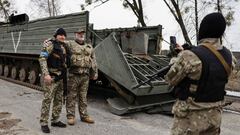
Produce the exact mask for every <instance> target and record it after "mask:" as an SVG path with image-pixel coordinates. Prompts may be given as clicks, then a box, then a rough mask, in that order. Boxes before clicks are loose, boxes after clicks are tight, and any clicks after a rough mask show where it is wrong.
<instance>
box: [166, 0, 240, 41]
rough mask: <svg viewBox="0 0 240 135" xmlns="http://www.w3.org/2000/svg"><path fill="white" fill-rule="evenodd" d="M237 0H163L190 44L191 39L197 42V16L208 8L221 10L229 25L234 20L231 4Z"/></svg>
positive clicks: (199, 16) (200, 15)
mask: <svg viewBox="0 0 240 135" xmlns="http://www.w3.org/2000/svg"><path fill="white" fill-rule="evenodd" d="M238 1H239V0H234V1H233V0H194V1H193V0H188V1H186V0H164V3H165V4H166V5H167V7H168V8H169V10H170V11H171V13H172V14H173V16H174V18H175V20H176V21H177V22H178V24H179V26H180V28H181V31H182V33H183V37H184V39H185V41H186V42H188V43H190V44H191V42H190V41H192V40H193V39H196V42H197V38H198V29H199V18H202V17H203V16H205V15H206V13H209V10H210V11H212V12H214V11H217V12H221V13H223V15H224V16H225V19H226V21H227V25H228V26H230V25H231V23H232V21H234V8H233V7H234V6H233V5H234V4H235V3H236V2H238ZM180 9H181V10H180ZM193 30H194V31H193ZM194 37H195V38H194Z"/></svg>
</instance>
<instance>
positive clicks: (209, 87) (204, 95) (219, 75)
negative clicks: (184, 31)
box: [175, 46, 232, 102]
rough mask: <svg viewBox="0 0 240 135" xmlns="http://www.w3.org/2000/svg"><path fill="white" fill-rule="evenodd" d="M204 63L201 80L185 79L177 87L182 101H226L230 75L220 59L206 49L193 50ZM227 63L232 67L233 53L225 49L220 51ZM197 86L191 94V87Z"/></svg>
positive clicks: (199, 47) (200, 47) (178, 95)
mask: <svg viewBox="0 0 240 135" xmlns="http://www.w3.org/2000/svg"><path fill="white" fill-rule="evenodd" d="M191 51H192V52H193V53H195V54H196V55H197V56H198V58H199V59H200V60H201V62H202V73H201V77H200V80H198V81H194V80H191V79H190V78H188V77H186V78H184V79H183V80H182V81H181V82H180V83H179V84H178V85H177V86H176V87H175V92H176V96H177V97H178V98H179V99H180V100H186V99H187V98H188V97H189V96H190V97H193V98H194V101H195V102H217V101H221V100H223V99H224V96H225V95H226V92H225V84H226V83H227V81H228V74H227V72H226V70H225V69H224V66H223V65H222V64H221V62H220V61H219V60H218V58H217V57H216V56H215V55H214V54H213V53H212V52H211V51H210V50H208V49H207V48H206V47H204V46H198V47H196V48H193V49H192V50H191ZM218 51H219V52H220V53H221V55H222V56H223V57H224V59H225V61H226V62H227V63H228V64H229V65H230V66H231V65H232V55H231V52H230V51H229V50H228V49H226V48H225V47H223V49H222V50H218ZM191 84H194V85H197V91H196V92H195V93H190V91H189V88H190V85H191Z"/></svg>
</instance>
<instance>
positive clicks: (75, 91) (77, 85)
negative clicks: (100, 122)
mask: <svg viewBox="0 0 240 135" xmlns="http://www.w3.org/2000/svg"><path fill="white" fill-rule="evenodd" d="M88 83H89V75H87V74H70V75H69V80H68V95H67V100H66V110H67V118H69V117H71V116H73V117H75V106H76V102H78V111H79V114H80V117H81V118H82V117H87V116H88V113H87V91H88V85H89V84H88Z"/></svg>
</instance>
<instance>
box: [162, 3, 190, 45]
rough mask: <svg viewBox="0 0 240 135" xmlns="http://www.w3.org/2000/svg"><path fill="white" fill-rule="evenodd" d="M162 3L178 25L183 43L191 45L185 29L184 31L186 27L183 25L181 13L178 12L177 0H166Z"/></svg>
mask: <svg viewBox="0 0 240 135" xmlns="http://www.w3.org/2000/svg"><path fill="white" fill-rule="evenodd" d="M164 3H165V4H166V5H167V7H168V9H169V10H170V12H171V13H172V15H173V16H174V18H175V20H176V21H177V22H178V24H179V26H180V28H181V30H182V34H183V37H184V39H185V41H186V42H187V43H189V44H190V45H192V42H191V40H190V38H189V35H188V32H187V29H186V25H185V23H184V20H183V17H182V12H181V11H180V7H179V3H178V0H177V1H175V0H170V2H167V0H164Z"/></svg>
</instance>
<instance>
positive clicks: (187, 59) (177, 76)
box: [165, 38, 236, 110]
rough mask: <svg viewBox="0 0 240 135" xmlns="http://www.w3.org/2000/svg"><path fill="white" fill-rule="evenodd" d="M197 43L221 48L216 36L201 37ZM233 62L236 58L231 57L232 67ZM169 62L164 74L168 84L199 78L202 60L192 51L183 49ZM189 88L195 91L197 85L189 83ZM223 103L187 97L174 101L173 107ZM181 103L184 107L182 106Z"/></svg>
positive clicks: (200, 107) (214, 105)
mask: <svg viewBox="0 0 240 135" xmlns="http://www.w3.org/2000/svg"><path fill="white" fill-rule="evenodd" d="M199 44H200V45H203V44H212V45H213V46H215V48H217V49H218V50H220V49H222V48H223V46H222V45H221V43H220V40H219V39H216V38H208V39H202V40H201V41H200V43H199ZM235 62H236V60H235V59H234V57H233V62H232V63H233V64H232V67H233V68H234V67H235ZM170 63H171V64H173V66H172V67H171V69H170V70H169V72H168V73H167V74H166V76H165V79H166V81H167V82H168V83H169V84H170V85H172V86H176V85H177V84H178V83H180V82H181V81H182V80H183V79H184V78H185V77H189V78H190V79H192V80H199V79H200V76H201V72H202V62H201V60H200V59H199V58H198V56H197V55H196V54H194V53H193V52H192V51H190V50H184V51H182V52H180V53H179V54H178V57H177V58H173V59H172V60H171V62H170ZM189 89H190V92H196V90H197V85H191V86H190V88H189ZM224 104H225V103H224V101H219V102H214V103H199V102H194V100H193V99H192V98H191V97H189V98H188V99H187V100H186V101H178V102H176V104H175V108H177V106H179V107H181V108H188V109H203V108H212V107H217V106H222V105H224ZM183 105H184V106H185V107H183ZM186 106H187V107H186ZM173 110H174V108H173Z"/></svg>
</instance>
